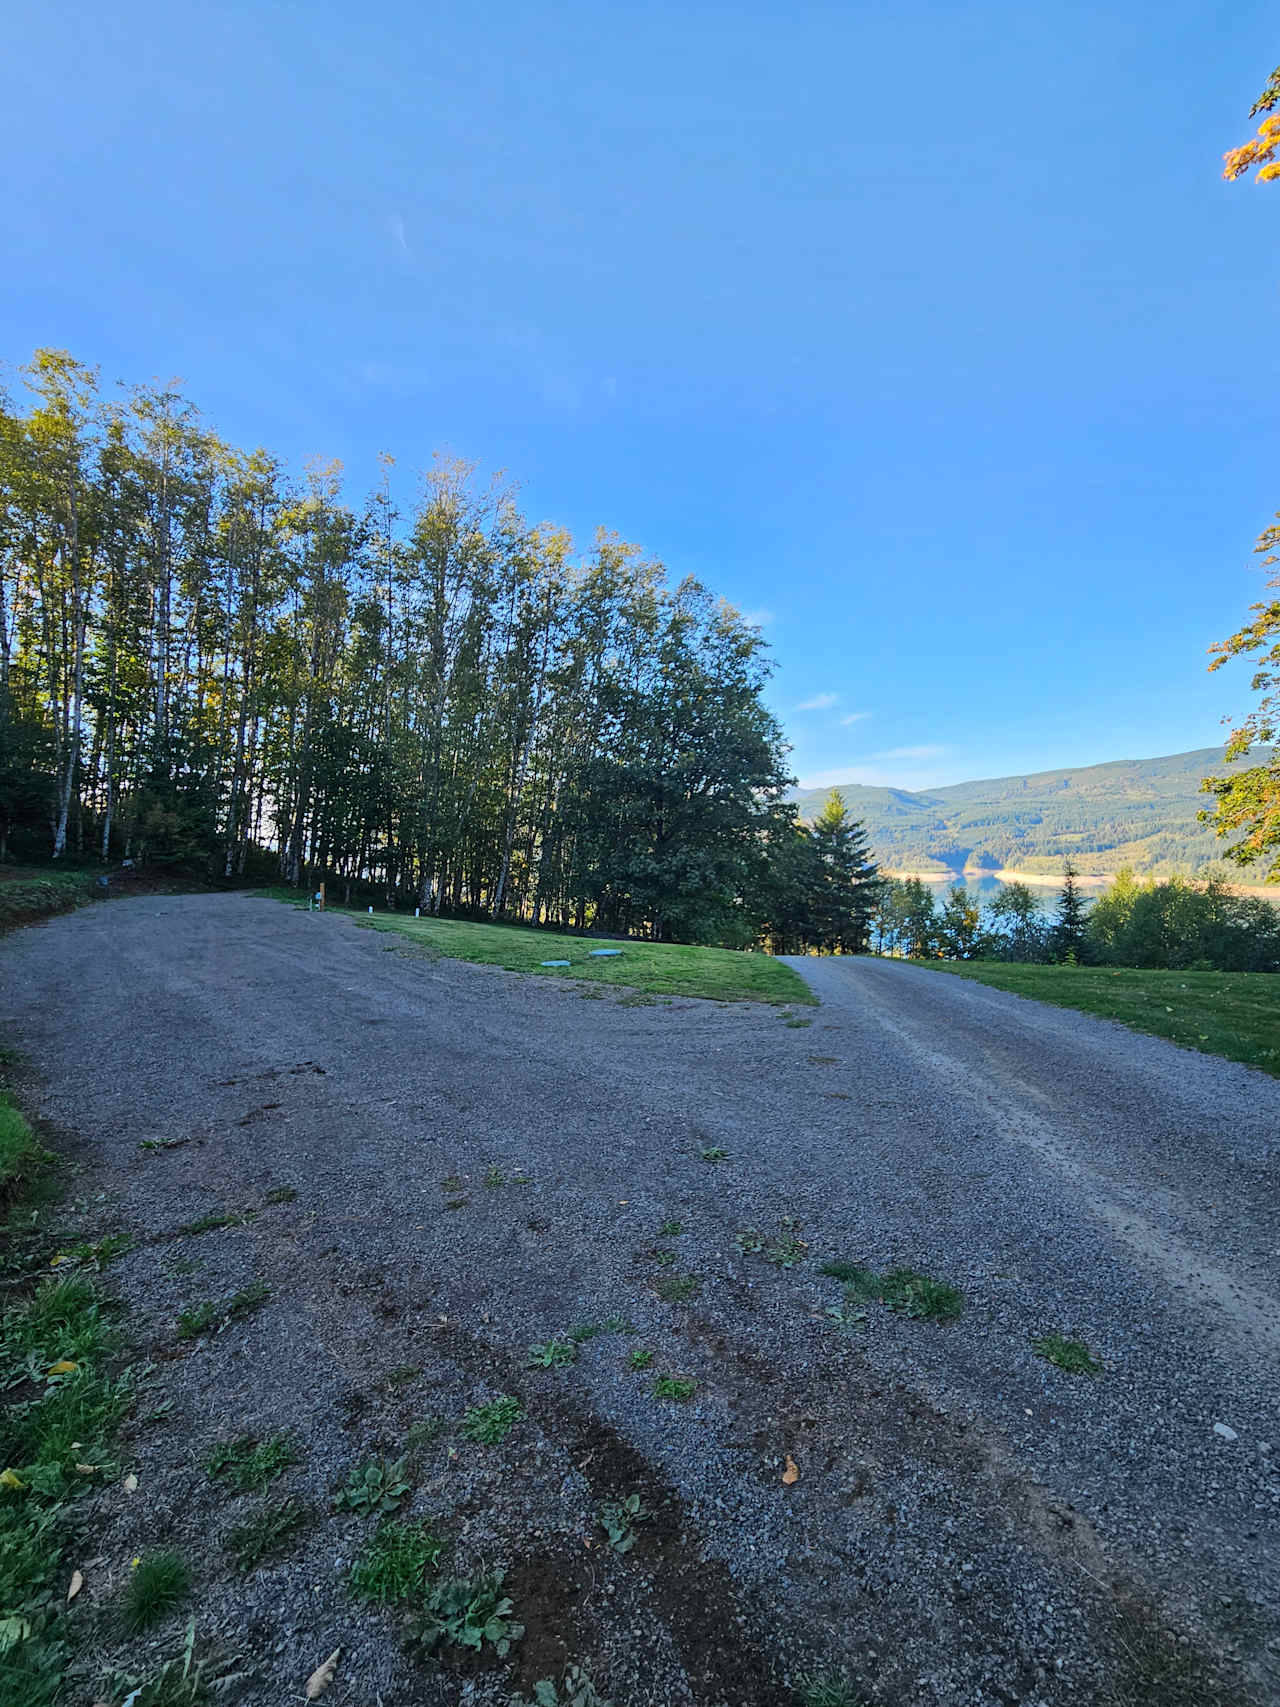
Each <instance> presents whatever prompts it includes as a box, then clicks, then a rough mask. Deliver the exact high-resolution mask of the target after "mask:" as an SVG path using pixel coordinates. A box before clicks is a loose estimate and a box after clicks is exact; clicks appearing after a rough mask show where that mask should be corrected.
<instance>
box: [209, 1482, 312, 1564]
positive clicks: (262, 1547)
mask: <svg viewBox="0 0 1280 1707" xmlns="http://www.w3.org/2000/svg"><path fill="white" fill-rule="evenodd" d="M310 1516H311V1513H310V1512H309V1511H308V1509H307V1507H306V1506H304V1505H301V1504H299V1502H298V1501H297V1500H295V1499H294V1498H293V1497H292V1496H290V1497H289V1498H288V1499H284V1500H280V1501H279V1502H278V1504H276V1505H263V1506H260V1507H259V1508H258V1510H257V1511H256V1512H254V1513H253V1514H252V1515H251V1516H250V1517H247V1518H245V1520H244V1522H243V1523H237V1524H236V1525H235V1527H234V1528H232V1529H229V1530H228V1531H227V1551H228V1552H229V1553H230V1554H231V1557H232V1558H233V1559H234V1560H235V1562H236V1564H237V1566H238V1567H239V1568H240V1570H242V1571H251V1570H253V1569H254V1567H255V1566H256V1565H259V1564H261V1562H262V1561H263V1559H266V1558H269V1557H270V1555H271V1554H273V1553H279V1552H280V1551H281V1550H282V1549H283V1547H284V1545H285V1543H286V1542H287V1541H288V1540H289V1538H290V1537H291V1536H292V1535H293V1534H294V1532H295V1531H296V1530H298V1529H300V1528H301V1527H302V1525H303V1524H304V1523H306V1521H307V1519H308V1518H309V1517H310Z"/></svg>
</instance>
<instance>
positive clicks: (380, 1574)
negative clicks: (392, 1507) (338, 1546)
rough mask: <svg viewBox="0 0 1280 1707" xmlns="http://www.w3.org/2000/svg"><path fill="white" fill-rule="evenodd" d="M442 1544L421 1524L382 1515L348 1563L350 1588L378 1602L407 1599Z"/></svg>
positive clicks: (422, 1580) (433, 1560)
mask: <svg viewBox="0 0 1280 1707" xmlns="http://www.w3.org/2000/svg"><path fill="white" fill-rule="evenodd" d="M444 1548H445V1543H444V1542H443V1541H442V1540H441V1539H440V1537H439V1536H437V1535H433V1534H432V1533H431V1531H430V1530H429V1529H428V1528H427V1526H426V1525H425V1524H422V1523H396V1522H394V1521H393V1520H392V1519H391V1518H384V1519H383V1521H382V1522H381V1523H380V1524H379V1525H378V1528H377V1530H376V1532H375V1533H374V1534H373V1535H371V1536H370V1537H369V1539H368V1540H367V1541H366V1542H365V1544H364V1546H363V1547H362V1548H361V1549H360V1552H359V1554H358V1555H357V1557H356V1561H355V1563H354V1564H353V1565H352V1567H351V1592H352V1594H354V1595H356V1596H358V1598H359V1599H361V1600H374V1601H377V1602H378V1603H379V1605H382V1606H389V1605H391V1603H392V1602H393V1601H397V1600H409V1599H410V1598H411V1597H412V1596H413V1595H415V1594H417V1592H418V1591H419V1589H421V1588H422V1586H423V1584H424V1583H425V1582H426V1580H427V1572H428V1571H429V1570H431V1569H432V1568H433V1567H434V1566H435V1563H436V1560H437V1559H438V1558H439V1557H440V1555H441V1553H443V1552H444Z"/></svg>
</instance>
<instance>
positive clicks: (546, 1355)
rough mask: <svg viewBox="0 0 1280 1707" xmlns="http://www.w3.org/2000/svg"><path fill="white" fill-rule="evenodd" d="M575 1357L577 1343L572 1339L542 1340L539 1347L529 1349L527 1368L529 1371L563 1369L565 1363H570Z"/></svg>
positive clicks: (532, 1346)
mask: <svg viewBox="0 0 1280 1707" xmlns="http://www.w3.org/2000/svg"><path fill="white" fill-rule="evenodd" d="M577 1355H578V1346H577V1342H576V1341H575V1340H574V1339H572V1338H569V1339H565V1340H558V1339H549V1340H544V1341H543V1342H542V1344H541V1345H531V1346H530V1347H529V1367H530V1368H531V1369H563V1368H564V1366H565V1365H566V1364H567V1363H572V1362H573V1360H574V1358H575V1357H577Z"/></svg>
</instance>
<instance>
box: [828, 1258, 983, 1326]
mask: <svg viewBox="0 0 1280 1707" xmlns="http://www.w3.org/2000/svg"><path fill="white" fill-rule="evenodd" d="M821 1272H822V1273H823V1274H826V1275H830V1276H831V1277H832V1278H833V1279H835V1280H843V1281H844V1283H845V1303H846V1305H849V1304H852V1303H855V1302H862V1303H867V1302H870V1301H872V1300H874V1301H875V1302H877V1303H880V1304H884V1305H887V1307H888V1308H889V1309H890V1310H896V1311H898V1312H899V1314H901V1315H904V1316H910V1317H911V1318H912V1319H913V1320H915V1321H933V1322H946V1321H951V1320H953V1319H954V1318H955V1317H956V1316H958V1315H959V1314H960V1312H961V1311H962V1310H963V1309H964V1294H963V1293H962V1292H961V1291H960V1289H959V1288H958V1287H956V1286H951V1285H949V1284H948V1283H947V1282H946V1281H945V1280H934V1279H932V1278H931V1277H930V1276H929V1275H927V1274H921V1273H920V1271H919V1269H915V1268H891V1269H889V1270H888V1271H887V1272H886V1273H884V1274H876V1272H875V1270H874V1269H870V1268H862V1267H860V1266H859V1265H858V1264H857V1263H851V1262H828V1263H824V1264H823V1265H822V1269H821Z"/></svg>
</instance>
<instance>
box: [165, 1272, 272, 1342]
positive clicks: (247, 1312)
mask: <svg viewBox="0 0 1280 1707" xmlns="http://www.w3.org/2000/svg"><path fill="white" fill-rule="evenodd" d="M270 1296H271V1288H270V1287H269V1286H268V1285H267V1283H266V1281H264V1280H255V1281H254V1282H253V1283H252V1284H251V1285H249V1286H246V1287H244V1288H242V1290H241V1291H239V1292H233V1293H232V1294H231V1296H230V1298H228V1299H227V1301H226V1303H225V1304H218V1303H215V1302H214V1301H213V1300H212V1299H209V1298H206V1299H205V1300H204V1301H203V1302H202V1303H200V1304H189V1305H188V1306H187V1307H186V1309H185V1310H183V1311H182V1313H181V1314H180V1315H179V1317H178V1338H179V1339H180V1340H191V1339H197V1338H198V1337H199V1336H200V1335H201V1334H206V1333H209V1332H210V1331H211V1330H216V1329H219V1328H225V1327H226V1325H227V1323H228V1322H234V1321H236V1320H237V1319H238V1318H239V1317H241V1316H251V1315H252V1314H253V1312H254V1311H255V1310H260V1309H261V1308H262V1306H263V1305H264V1304H265V1303H266V1301H267V1299H268V1298H270Z"/></svg>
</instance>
